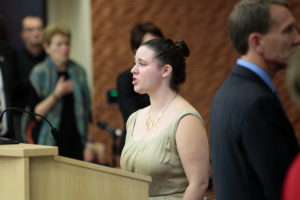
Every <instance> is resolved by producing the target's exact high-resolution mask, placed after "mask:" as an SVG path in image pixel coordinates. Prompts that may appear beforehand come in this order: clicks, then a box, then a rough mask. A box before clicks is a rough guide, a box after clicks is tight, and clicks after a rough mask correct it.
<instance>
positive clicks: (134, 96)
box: [117, 22, 164, 154]
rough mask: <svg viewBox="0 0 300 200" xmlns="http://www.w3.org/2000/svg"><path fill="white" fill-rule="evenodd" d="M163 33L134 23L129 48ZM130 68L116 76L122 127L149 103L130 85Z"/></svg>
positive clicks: (134, 48) (152, 25)
mask: <svg viewBox="0 0 300 200" xmlns="http://www.w3.org/2000/svg"><path fill="white" fill-rule="evenodd" d="M163 37H164V36H163V34H162V32H161V30H160V29H159V28H157V27H156V26H155V25H154V24H152V23H150V22H146V23H142V24H136V25H135V26H134V27H133V28H132V30H131V38H130V42H131V49H132V52H133V53H135V52H136V50H137V49H138V48H139V46H140V45H141V44H142V43H144V42H146V41H148V40H151V39H155V38H163ZM130 70H131V68H129V69H126V70H125V71H124V72H122V73H120V74H119V76H118V78H117V91H118V104H119V108H120V110H121V113H122V116H123V120H124V127H125V126H126V121H127V119H128V117H129V116H130V115H131V114H132V113H133V112H135V111H137V110H138V109H141V108H144V107H146V106H148V105H150V100H149V96H148V95H147V94H139V93H136V92H135V91H134V89H133V85H132V74H131V72H130ZM125 138H126V130H125V131H123V135H122V136H121V141H120V146H119V153H120V154H121V152H122V149H123V147H124V144H125Z"/></svg>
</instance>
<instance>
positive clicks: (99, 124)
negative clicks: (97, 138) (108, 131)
mask: <svg viewBox="0 0 300 200" xmlns="http://www.w3.org/2000/svg"><path fill="white" fill-rule="evenodd" d="M97 125H98V126H99V128H101V129H105V128H106V124H105V123H104V122H102V121H98V122H97Z"/></svg>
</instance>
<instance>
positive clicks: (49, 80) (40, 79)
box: [30, 58, 91, 146]
mask: <svg viewBox="0 0 300 200" xmlns="http://www.w3.org/2000/svg"><path fill="white" fill-rule="evenodd" d="M67 70H68V74H69V76H70V79H71V80H72V83H73V96H74V112H75V120H76V125H77V130H78V132H79V134H80V137H81V141H82V144H83V146H85V142H86V138H87V134H88V123H89V121H90V117H91V113H90V111H91V109H90V108H91V101H90V92H89V88H88V84H87V79H86V73H85V70H84V69H83V67H81V66H80V65H78V64H77V63H75V62H73V61H71V60H69V61H68V67H67ZM30 81H31V83H32V85H33V87H34V89H35V91H36V92H37V94H38V96H39V97H40V99H45V98H46V97H48V96H49V95H50V94H51V93H53V92H54V90H55V86H56V82H57V81H58V75H57V71H56V68H55V66H54V63H53V62H52V60H51V59H50V58H47V59H46V60H45V61H44V62H42V63H39V64H37V65H36V66H35V67H34V68H33V69H32V71H31V73H30ZM61 112H62V99H60V100H58V101H57V102H56V104H55V105H54V106H53V107H52V108H51V110H50V111H49V112H48V113H47V114H46V115H45V117H46V118H47V119H48V120H49V121H50V122H51V123H52V124H53V126H54V127H55V128H58V127H59V125H60V121H61V119H60V116H61ZM38 144H43V145H55V140H54V138H53V137H52V135H51V128H50V127H49V125H48V124H47V123H46V122H45V121H44V122H42V125H41V128H40V132H39V139H38Z"/></svg>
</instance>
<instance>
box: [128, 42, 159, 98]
mask: <svg viewBox="0 0 300 200" xmlns="http://www.w3.org/2000/svg"><path fill="white" fill-rule="evenodd" d="M154 53H155V52H154V51H153V50H152V49H150V48H149V47H147V46H141V47H139V48H138V50H137V51H136V54H135V65H134V66H133V67H132V69H131V73H132V74H133V77H132V84H133V86H134V91H135V92H138V93H140V94H144V93H148V94H149V93H150V92H151V91H153V90H155V89H156V88H157V87H159V85H160V83H161V81H162V79H163V76H162V75H163V67H161V66H160V65H159V63H158V61H157V60H156V59H155V58H154Z"/></svg>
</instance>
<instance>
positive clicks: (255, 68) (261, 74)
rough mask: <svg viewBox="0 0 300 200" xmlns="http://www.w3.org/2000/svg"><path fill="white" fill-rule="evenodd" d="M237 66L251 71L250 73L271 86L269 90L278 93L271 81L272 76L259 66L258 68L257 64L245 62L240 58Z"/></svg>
mask: <svg viewBox="0 0 300 200" xmlns="http://www.w3.org/2000/svg"><path fill="white" fill-rule="evenodd" d="M237 64H238V65H239V66H241V67H245V68H247V69H249V70H250V71H252V72H254V73H255V74H256V75H257V76H259V77H260V78H261V79H262V80H263V81H264V82H265V83H266V84H267V85H268V86H269V88H270V89H271V90H272V91H273V92H276V89H275V87H274V85H273V83H272V79H271V77H270V75H269V74H268V73H267V72H265V71H264V70H263V69H262V68H260V67H259V66H257V65H256V64H254V63H252V62H249V61H246V60H243V59H241V58H239V59H238V60H237Z"/></svg>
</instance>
